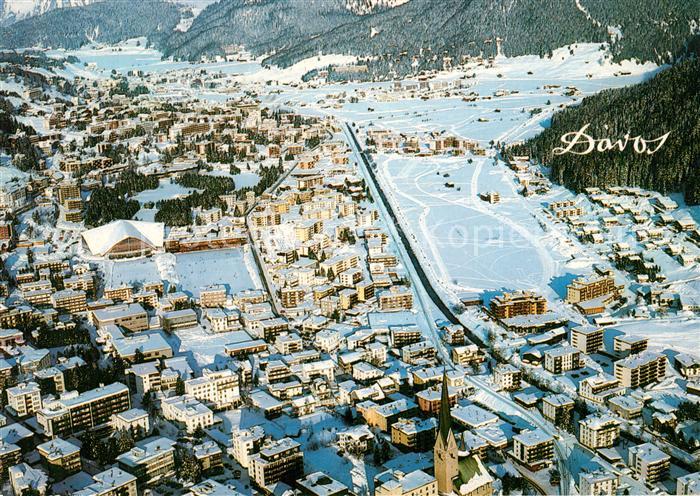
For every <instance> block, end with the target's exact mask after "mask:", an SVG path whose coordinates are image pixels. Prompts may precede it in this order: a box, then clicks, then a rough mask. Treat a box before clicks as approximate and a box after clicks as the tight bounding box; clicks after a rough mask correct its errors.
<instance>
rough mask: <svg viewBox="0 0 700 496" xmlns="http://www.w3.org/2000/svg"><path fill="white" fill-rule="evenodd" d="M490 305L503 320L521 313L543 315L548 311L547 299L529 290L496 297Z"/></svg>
mask: <svg viewBox="0 0 700 496" xmlns="http://www.w3.org/2000/svg"><path fill="white" fill-rule="evenodd" d="M489 306H490V308H491V313H492V314H493V315H494V317H496V318H497V319H501V320H502V319H510V318H512V317H517V316H519V315H541V314H543V313H545V312H546V311H547V300H546V299H545V298H544V296H541V295H537V294H535V293H531V292H529V291H516V292H513V293H503V294H502V295H499V296H496V297H494V298H493V299H492V300H491V303H490V304H489Z"/></svg>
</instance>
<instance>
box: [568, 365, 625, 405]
mask: <svg viewBox="0 0 700 496" xmlns="http://www.w3.org/2000/svg"><path fill="white" fill-rule="evenodd" d="M578 394H579V396H581V398H584V399H586V400H589V401H592V402H594V403H598V404H600V405H603V404H605V402H606V401H608V400H609V399H610V398H612V397H614V396H619V395H622V394H625V388H624V387H622V386H620V381H619V380H618V379H616V378H615V377H613V376H611V375H609V374H605V373H600V374H598V375H596V376H593V377H586V378H585V379H583V380H582V381H581V382H579V385H578Z"/></svg>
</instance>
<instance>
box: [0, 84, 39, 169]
mask: <svg viewBox="0 0 700 496" xmlns="http://www.w3.org/2000/svg"><path fill="white" fill-rule="evenodd" d="M16 113H17V109H15V107H14V106H13V105H12V102H10V100H8V99H7V98H4V97H0V150H4V152H5V153H7V154H8V155H11V156H12V157H13V158H14V164H15V165H16V166H17V168H18V169H21V170H23V171H29V170H36V169H39V168H41V157H42V155H41V152H40V151H39V149H38V148H37V147H36V146H34V145H33V144H32V142H31V140H30V138H29V137H30V136H32V135H34V134H36V131H35V130H34V128H33V127H31V126H27V125H25V124H22V123H21V122H18V121H17V119H16V118H15V115H16ZM15 134H19V136H17V137H16V139H11V138H10V137H11V136H12V135H15Z"/></svg>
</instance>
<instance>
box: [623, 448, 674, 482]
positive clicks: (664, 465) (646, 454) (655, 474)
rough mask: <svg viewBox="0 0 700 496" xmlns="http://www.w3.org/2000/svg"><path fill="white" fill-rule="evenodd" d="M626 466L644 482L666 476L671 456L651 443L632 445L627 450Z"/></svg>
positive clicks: (654, 480)
mask: <svg viewBox="0 0 700 496" xmlns="http://www.w3.org/2000/svg"><path fill="white" fill-rule="evenodd" d="M628 466H629V467H630V468H631V469H632V470H633V471H634V472H635V473H636V474H637V475H638V476H639V478H640V479H642V480H644V482H646V483H654V482H656V481H659V480H661V479H663V478H665V477H666V475H667V474H668V471H669V469H670V467H671V457H670V456H669V455H667V454H666V453H664V452H663V451H661V450H660V449H659V448H657V447H656V446H654V445H653V444H651V443H644V444H640V445H638V446H633V447H631V448H630V449H629V450H628Z"/></svg>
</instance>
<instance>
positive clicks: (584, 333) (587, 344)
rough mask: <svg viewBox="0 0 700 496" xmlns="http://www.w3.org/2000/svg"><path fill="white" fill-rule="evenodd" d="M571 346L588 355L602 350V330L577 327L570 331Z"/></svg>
mask: <svg viewBox="0 0 700 496" xmlns="http://www.w3.org/2000/svg"><path fill="white" fill-rule="evenodd" d="M571 345H572V346H573V347H574V348H576V349H578V350H579V351H580V352H581V353H586V354H587V355H590V354H591V353H597V352H598V351H599V350H601V349H603V329H600V328H596V327H585V326H578V327H574V328H573V329H571Z"/></svg>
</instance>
